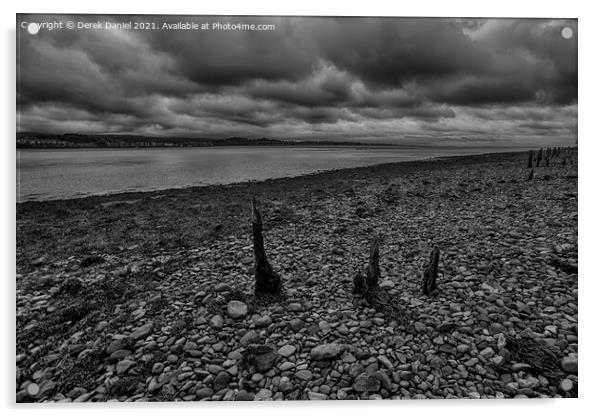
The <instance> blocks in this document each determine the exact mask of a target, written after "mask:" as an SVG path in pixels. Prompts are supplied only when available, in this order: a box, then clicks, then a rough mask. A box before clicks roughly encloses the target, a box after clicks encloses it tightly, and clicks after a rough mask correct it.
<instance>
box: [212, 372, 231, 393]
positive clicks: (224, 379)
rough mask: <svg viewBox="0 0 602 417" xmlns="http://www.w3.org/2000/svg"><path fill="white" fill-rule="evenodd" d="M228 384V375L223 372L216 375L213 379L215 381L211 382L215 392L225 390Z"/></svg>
mask: <svg viewBox="0 0 602 417" xmlns="http://www.w3.org/2000/svg"><path fill="white" fill-rule="evenodd" d="M229 383H230V374H228V373H227V372H225V371H222V372H220V373H219V374H217V376H216V377H215V380H214V381H213V389H214V390H215V391H220V390H222V389H224V388H226V387H227V386H228V384H229Z"/></svg>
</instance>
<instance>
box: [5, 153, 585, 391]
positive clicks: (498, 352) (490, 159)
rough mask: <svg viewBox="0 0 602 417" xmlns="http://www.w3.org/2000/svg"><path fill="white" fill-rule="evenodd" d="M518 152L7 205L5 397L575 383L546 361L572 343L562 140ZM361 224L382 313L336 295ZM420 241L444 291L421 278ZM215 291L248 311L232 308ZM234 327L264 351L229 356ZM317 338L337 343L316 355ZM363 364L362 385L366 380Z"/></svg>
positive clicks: (542, 387)
mask: <svg viewBox="0 0 602 417" xmlns="http://www.w3.org/2000/svg"><path fill="white" fill-rule="evenodd" d="M526 162H527V153H526V152H525V153H523V152H512V153H493V154H485V155H470V156H463V157H443V158H434V159H427V160H421V161H407V162H397V163H388V164H380V165H374V166H369V167H363V168H348V169H342V170H335V171H327V172H321V173H316V174H310V175H304V176H298V177H292V178H279V179H272V180H266V181H261V182H252V183H238V184H231V185H224V186H203V187H190V188H186V189H170V190H160V191H152V192H144V193H140V192H133V193H121V194H114V195H108V196H93V197H86V198H80V199H71V200H53V201H45V202H25V203H21V204H18V205H17V283H16V286H17V367H18V373H17V400H18V401H39V400H44V399H46V400H51V401H75V400H77V401H106V400H109V399H119V400H122V401H125V400H129V401H137V400H151V401H158V400H159V401H160V400H162V401H165V400H174V399H181V400H187V401H199V400H228V399H238V398H239V397H240V399H243V398H247V399H249V398H250V399H253V398H255V399H262V398H264V397H266V396H267V397H268V398H273V399H308V398H314V397H319V398H323V397H324V396H325V397H326V398H331V399H354V398H371V396H374V395H377V396H379V397H381V398H391V399H399V398H404V399H405V398H476V396H478V397H479V398H526V397H541V396H544V397H567V396H568V397H570V396H576V395H577V388H576V384H577V379H576V376H575V375H573V374H572V370H570V369H572V368H566V369H565V367H564V365H562V367H561V366H560V363H561V361H562V363H563V364H564V362H565V361H566V360H567V358H569V359H568V360H569V361H570V360H571V359H570V358H573V357H575V358H576V354H577V350H578V341H577V340H578V339H577V317H578V316H577V288H578V285H577V283H578V281H577V266H576V262H577V182H578V178H577V164H576V158H575V159H574V160H571V161H569V162H568V163H567V164H566V165H565V164H562V163H561V161H559V160H556V161H552V164H551V165H550V166H547V167H543V166H542V167H540V168H536V170H535V174H534V178H533V179H532V180H528V179H527V178H528V174H529V171H530V169H527V166H526ZM252 196H255V197H257V198H258V200H259V204H260V208H261V210H262V214H263V216H264V231H265V242H266V251H267V254H268V257H269V260H270V262H271V263H272V265H273V267H274V268H275V270H276V271H277V272H278V273H279V274H280V275H281V276H282V278H283V283H284V288H285V294H284V298H283V299H282V300H279V301H277V302H274V303H272V304H267V305H261V304H256V303H254V302H253V301H252V296H251V295H250V294H251V292H252V288H253V251H252V241H251V237H250V213H249V212H250V206H249V204H250V199H251V197H252ZM375 235H381V236H382V239H383V246H382V250H381V270H382V277H381V282H380V284H381V287H382V288H383V289H384V290H386V291H387V293H388V294H390V295H391V297H392V299H393V300H395V301H394V302H395V305H396V308H398V309H399V311H400V312H401V313H400V315H399V316H396V317H391V316H389V315H387V314H386V313H383V312H380V311H376V310H375V309H373V308H370V307H368V306H365V305H362V304H361V303H360V304H358V303H357V301H356V300H354V298H353V296H352V294H351V285H352V279H353V277H354V276H355V274H356V273H357V272H358V271H362V270H363V269H364V268H365V265H366V263H367V258H368V248H369V246H370V241H371V239H372V238H373V236H375ZM434 244H436V245H438V246H439V248H440V249H441V254H442V258H441V269H440V272H441V275H440V284H439V285H440V292H439V293H438V295H437V296H436V297H426V296H423V295H422V294H421V292H420V276H421V271H422V265H423V263H424V262H425V260H426V259H427V258H428V254H429V252H430V250H431V248H432V246H433V245H434ZM230 300H242V301H245V302H246V303H247V304H248V307H249V313H248V315H246V316H245V317H244V318H242V319H234V318H232V317H230V316H229V315H228V311H227V304H228V301H230ZM141 329H142V330H141ZM141 332H142V334H143V336H144V337H138V335H139V334H141ZM500 335H504V337H505V340H518V339H521V338H528V339H529V340H531V341H532V343H536V346H539V347H540V348H541V349H544V350H545V349H548V350H550V351H553V352H554V357H555V359H554V360H553V361H552V362H553V364H554V365H555V366H557V369H558V370H557V371H555V373H552V374H547V373H544V374H541V373H538V372H536V368H535V367H534V365H533V363H534V362H532V361H533V360H534V359H533V358H532V357H528V356H524V353H523V356H521V354H520V350H516V351H514V350H512V347H511V346H510V345H509V346H508V349H507V350H509V352H510V353H509V354H508V355H506V353H504V351H503V349H502V348H500V346H502V345H500V343H501V342H500V340H501V339H500ZM120 340H125V341H127V343H126V342H118V341H120ZM248 340H253V341H254V342H257V343H264V344H266V345H270V346H274V355H275V359H274V361H273V363H271V364H270V366H269V367H268V368H266V369H265V370H263V371H258V370H257V369H254V368H253V367H251V368H248V367H247V365H246V364H245V363H244V361H243V360H242V356H241V355H242V353H243V352H244V348H245V346H246V345H245V343H248ZM119 343H124V345H123V346H121V347H119V348H118V349H115V346H116V345H118V344H119ZM324 343H336V344H339V345H341V346H344V347H345V353H344V354H342V355H341V356H340V357H337V358H336V359H333V360H332V361H327V362H321V361H315V360H312V358H311V356H310V352H311V350H312V349H313V348H315V347H316V346H321V345H322V344H324ZM546 346H547V348H546ZM285 347H286V349H285V351H286V352H290V351H292V352H293V353H290V354H286V355H285V354H276V351H279V352H280V351H281V349H284V348H285ZM116 352H118V353H116ZM513 355H514V356H513ZM575 360H576V359H575ZM555 361H557V364H556V362H555ZM524 362H532V363H531V365H528V364H527V365H528V366H524ZM521 364H522V365H521ZM575 366H576V362H575ZM555 369H556V368H555ZM36 371H39V372H37V373H36ZM358 372H359V373H358ZM375 372H377V373H378V374H379V375H380V377H379V380H378V381H379V382H378V387H379V388H378V391H369V390H368V389H366V390H363V386H362V385H361V384H360V383H359V381H360V380H361V378H363V377H362V375H364V374H366V375H374V373H375ZM257 374H259V375H257ZM429 375H432V377H429ZM542 378H543V379H542ZM566 380H569V381H570V384H571V388H570V389H568V390H566V391H565V390H563V389H562V388H561V387H562V384H563V383H564V384H565V387H566V384H567V383H565V381H566ZM435 381H436V382H435ZM525 381H527V382H525ZM30 383H36V384H37V385H38V386H39V387H40V389H41V392H42V394H36V395H37V396H35V397H29V396H28V395H27V392H26V387H27V385H28V384H30ZM573 384H574V386H575V388H574V389H573Z"/></svg>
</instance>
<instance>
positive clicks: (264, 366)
mask: <svg viewBox="0 0 602 417" xmlns="http://www.w3.org/2000/svg"><path fill="white" fill-rule="evenodd" d="M245 356H246V357H247V360H248V361H249V363H250V364H252V365H254V366H255V368H256V370H257V371H259V372H266V371H268V370H270V369H271V368H272V365H273V364H274V362H275V361H276V359H277V358H278V355H277V354H276V352H274V348H273V347H271V346H269V345H249V347H247V349H246V351H245Z"/></svg>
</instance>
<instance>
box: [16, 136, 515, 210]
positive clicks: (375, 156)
mask: <svg viewBox="0 0 602 417" xmlns="http://www.w3.org/2000/svg"><path fill="white" fill-rule="evenodd" d="M506 150H507V149H506ZM492 151H493V150H491V148H489V149H487V148H462V149H441V148H439V149H424V148H420V149H391V148H387V149H382V148H381V149H361V148H351V147H349V148H347V147H345V148H342V147H337V148H293V147H277V148H276V147H239V148H238V147H223V148H163V149H69V150H65V149H60V150H59V149H57V150H17V202H21V201H29V200H49V199H63V198H76V197H84V196H88V195H94V194H107V193H117V192H122V191H149V190H157V189H165V188H177V187H186V186H194V185H207V184H227V183H235V182H242V181H249V180H264V179H267V178H279V177H289V176H296V175H300V174H308V173H312V172H317V171H323V170H330V169H336V168H350V167H359V166H367V165H374V164H380V163H385V162H395V161H407V160H416V159H423V158H430V157H436V156H444V155H467V154H476V153H486V152H492ZM500 151H501V149H500Z"/></svg>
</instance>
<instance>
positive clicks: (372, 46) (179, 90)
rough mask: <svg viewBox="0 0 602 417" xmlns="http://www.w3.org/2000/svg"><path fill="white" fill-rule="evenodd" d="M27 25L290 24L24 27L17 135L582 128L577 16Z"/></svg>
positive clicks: (330, 135)
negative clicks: (255, 27)
mask: <svg viewBox="0 0 602 417" xmlns="http://www.w3.org/2000/svg"><path fill="white" fill-rule="evenodd" d="M19 19H20V20H21V21H27V22H44V21H48V20H53V19H54V20H57V21H63V22H66V21H68V20H72V21H74V22H77V21H90V22H94V21H100V22H105V21H113V22H118V21H130V20H131V21H136V20H138V21H154V22H156V24H159V25H160V24H161V23H162V22H167V23H174V22H179V21H182V22H196V23H199V24H202V23H204V22H209V23H213V22H222V23H226V22H232V23H237V22H241V23H253V24H274V25H275V27H276V29H275V30H273V31H263V32H259V31H219V30H210V31H175V30H171V31H170V30H151V31H134V30H84V29H81V30H77V29H74V30H68V29H64V30H52V31H48V30H44V29H41V30H40V32H39V33H37V34H36V35H31V34H29V33H28V32H27V31H26V30H25V29H17V32H18V34H17V41H18V45H17V46H18V47H17V73H18V88H17V92H18V94H17V109H18V116H19V117H18V121H19V123H18V126H17V129H18V131H37V132H51V133H64V132H76V133H124V134H144V135H147V134H148V135H154V136H199V137H215V138H219V137H229V136H245V137H269V138H280V139H317V140H320V139H335V140H339V139H340V140H358V141H373V142H391V143H408V144H425V145H437V144H465V143H470V144H478V143H497V144H505V145H515V144H521V143H524V144H532V143H540V144H549V145H559V144H572V143H574V141H575V137H576V135H577V22H576V20H532V19H529V20H527V19H524V20H523V19H481V20H476V19H438V18H437V19H435V18H426V19H407V18H315V17H310V18H300V17H296V18H287V17H270V18H267V17H247V18H243V17H232V18H220V17H214V16H213V17H203V16H197V17H176V16H170V17H158V16H154V17H151V18H143V17H132V16H125V17H110V16H71V17H69V16H54V17H51V16H39V15H30V16H27V15H22V16H19ZM565 28H570V29H571V31H572V34H570V33H568V32H569V31H568V30H566V29H565ZM563 29H565V32H564V35H565V36H562V34H563V32H562V30H563ZM567 34H568V35H572V36H569V37H568V39H566V37H567V36H566V35H567Z"/></svg>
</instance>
